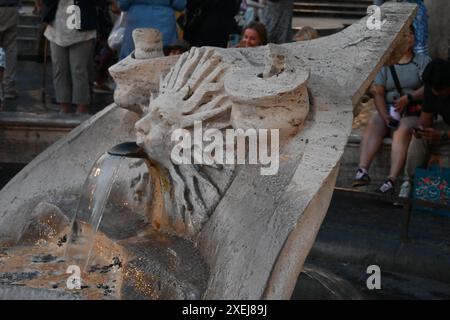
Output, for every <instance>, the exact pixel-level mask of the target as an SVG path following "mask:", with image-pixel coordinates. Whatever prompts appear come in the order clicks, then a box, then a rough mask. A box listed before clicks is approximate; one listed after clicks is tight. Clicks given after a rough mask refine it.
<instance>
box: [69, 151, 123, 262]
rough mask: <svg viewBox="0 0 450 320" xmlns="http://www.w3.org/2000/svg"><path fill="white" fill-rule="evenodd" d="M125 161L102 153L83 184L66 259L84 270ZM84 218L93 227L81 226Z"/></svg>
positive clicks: (72, 224)
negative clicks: (121, 166) (113, 187)
mask: <svg viewBox="0 0 450 320" xmlns="http://www.w3.org/2000/svg"><path fill="white" fill-rule="evenodd" d="M122 160H123V157H120V156H112V155H109V154H104V155H102V156H101V157H100V158H99V159H98V160H97V162H96V163H95V164H94V166H93V167H92V169H91V172H90V173H89V176H88V177H87V179H86V182H85V183H84V186H83V190H82V192H83V193H82V195H81V198H80V201H79V204H78V208H77V211H76V213H75V216H74V218H73V220H72V223H71V226H72V227H71V233H70V235H69V237H68V243H67V247H66V251H65V254H64V256H65V259H66V260H67V261H72V262H73V264H74V265H77V266H80V268H82V269H83V270H84V271H86V268H87V267H88V265H89V261H90V258H91V254H92V248H93V246H94V242H95V237H96V235H97V231H98V228H99V226H100V224H101V221H102V217H103V213H104V211H105V206H106V204H107V202H108V198H109V195H110V192H111V188H112V186H113V185H114V182H115V180H116V178H117V174H118V171H119V168H120V165H121V163H122ZM82 220H84V221H87V222H88V224H89V225H90V228H82V224H81V221H82Z"/></svg>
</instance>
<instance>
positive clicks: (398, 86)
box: [389, 66, 405, 96]
mask: <svg viewBox="0 0 450 320" xmlns="http://www.w3.org/2000/svg"><path fill="white" fill-rule="evenodd" d="M389 69H390V70H391V75H392V79H394V83H395V87H396V88H397V91H398V93H399V94H400V96H404V95H405V93H404V92H403V89H402V86H401V85H400V80H399V79H398V75H397V71H395V66H389Z"/></svg>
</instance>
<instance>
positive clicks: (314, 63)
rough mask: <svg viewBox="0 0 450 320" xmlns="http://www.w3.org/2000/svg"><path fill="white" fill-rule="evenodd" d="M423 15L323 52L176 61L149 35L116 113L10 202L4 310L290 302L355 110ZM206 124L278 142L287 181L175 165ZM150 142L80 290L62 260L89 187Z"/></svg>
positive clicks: (338, 40) (42, 168) (135, 160)
mask: <svg viewBox="0 0 450 320" xmlns="http://www.w3.org/2000/svg"><path fill="white" fill-rule="evenodd" d="M414 13H415V6H414V5H406V4H396V3H387V4H385V5H384V6H383V7H382V14H383V17H382V18H383V19H386V21H387V22H386V23H385V24H384V25H383V26H382V27H381V29H380V30H370V29H369V28H368V27H367V20H368V18H365V19H362V20H361V21H359V22H357V23H355V24H353V25H352V26H350V27H348V28H347V29H345V30H344V31H342V32H340V33H338V34H335V35H332V36H329V37H325V38H320V39H316V40H313V41H307V42H299V43H291V44H285V45H272V44H269V45H267V46H265V47H260V48H253V49H219V48H210V47H203V48H193V49H191V50H190V51H189V52H187V53H185V54H183V55H182V56H180V57H173V56H171V57H162V56H161V51H160V49H158V48H160V45H161V44H160V43H161V39H160V37H159V35H158V33H157V32H155V31H152V30H151V31H148V30H138V31H137V32H136V33H135V41H136V51H135V52H134V53H133V54H131V55H130V56H129V57H127V58H126V59H124V60H123V61H121V62H119V63H118V64H117V65H115V66H113V67H112V68H111V73H112V75H113V77H114V78H115V80H116V82H117V86H118V88H117V90H116V93H115V104H113V105H111V106H109V107H107V108H106V109H104V110H103V111H102V112H100V113H99V114H97V115H95V116H94V117H92V118H91V119H90V120H88V121H86V122H85V123H83V124H82V125H81V126H79V127H78V128H76V129H75V130H74V131H72V132H71V133H70V134H69V135H67V136H66V137H65V138H64V139H62V140H60V141H58V142H57V143H55V144H54V145H53V146H51V147H50V148H49V149H47V150H46V151H45V152H44V153H42V154H41V155H39V156H38V157H37V158H36V159H34V160H33V161H32V162H31V163H30V164H29V165H28V166H27V167H26V168H25V169H24V170H23V171H21V172H20V173H19V174H18V175H17V176H16V177H15V178H14V179H13V180H11V181H10V183H9V184H8V185H7V186H6V187H5V188H4V189H3V190H2V191H1V193H0V208H1V209H0V210H1V211H0V246H1V247H2V248H3V249H1V250H0V298H13V299H14V298H22V299H34V298H43V299H99V298H111V299H289V298H290V296H291V294H292V291H293V289H294V287H295V284H296V280H297V277H298V275H299V273H300V271H301V270H302V266H303V262H304V261H305V259H306V257H307V255H308V253H309V251H310V249H311V247H312V245H313V243H314V240H315V237H316V235H317V232H318V230H319V228H320V225H321V223H322V221H323V219H324V216H325V214H326V212H327V209H328V206H329V203H330V200H331V196H332V193H333V188H334V185H335V182H336V178H337V174H338V170H339V162H340V159H341V157H342V154H343V152H344V147H345V145H346V143H347V139H348V137H349V134H350V132H351V128H352V120H353V106H354V105H356V102H357V101H358V100H359V98H360V97H361V96H362V95H363V94H364V93H365V91H366V90H367V88H368V87H369V85H370V84H371V82H372V80H373V79H374V77H375V75H376V74H377V72H378V71H379V69H380V68H381V67H382V66H383V65H384V64H385V63H386V62H387V61H388V60H390V59H392V57H396V56H397V55H398V53H401V50H402V47H403V44H404V41H403V39H404V38H403V37H404V36H405V34H406V31H407V30H408V27H409V25H410V24H411V22H412V19H413V18H414ZM198 123H202V125H203V128H204V129H205V130H207V129H215V130H216V131H214V132H225V130H227V129H230V128H233V129H242V130H247V129H256V130H265V129H268V130H274V129H276V130H277V132H278V133H279V135H278V137H279V158H278V159H279V161H278V166H277V171H276V172H275V174H271V175H264V174H261V172H262V169H264V165H261V164H259V165H242V164H237V165H234V164H230V163H226V164H223V165H222V164H220V165H218V164H216V163H212V164H209V165H206V164H177V163H174V161H173V158H172V157H171V154H172V151H173V149H174V147H175V145H176V142H174V141H172V139H171V135H172V133H173V132H174V130H177V129H181V130H184V131H183V132H187V133H192V131H193V130H194V129H195V126H196V125H197V124H198ZM272 138H273V137H272ZM136 140H137V143H138V145H139V146H140V147H141V148H142V150H143V151H145V154H146V156H145V157H141V158H139V157H131V158H124V160H123V163H122V165H121V167H120V170H118V172H117V179H116V180H115V182H114V185H113V186H112V189H111V192H110V196H109V198H110V201H109V204H108V206H107V207H106V208H105V210H106V211H105V214H104V216H103V220H102V222H101V224H100V228H99V233H98V234H97V236H96V238H95V243H94V244H93V249H92V250H93V253H94V259H93V261H92V264H91V265H90V267H89V268H88V270H84V271H83V272H82V274H80V277H81V286H78V287H77V288H75V289H74V288H72V289H70V288H67V287H65V284H68V282H67V281H66V279H67V278H68V277H69V276H72V272H69V273H67V270H68V267H70V265H68V261H67V260H66V259H65V258H64V257H63V254H62V252H63V250H64V247H65V246H67V245H69V244H68V243H67V236H68V234H70V232H71V226H70V220H71V219H72V217H74V216H75V214H76V208H77V203H78V201H79V198H80V196H81V194H82V193H83V192H84V191H85V190H83V183H84V181H85V180H86V178H87V177H88V175H89V174H90V172H91V168H92V167H93V166H94V164H95V163H96V160H97V159H98V158H99V157H100V156H101V155H103V154H105V153H106V152H107V151H108V150H110V149H111V148H113V147H114V146H116V145H118V144H120V143H123V142H128V141H136ZM233 141H234V140H233ZM271 143H272V144H273V143H274V139H272V140H271ZM198 147H199V146H198V145H197V146H195V145H194V146H193V149H194V151H195V148H198ZM118 208H120V209H118ZM77 218H78V219H80V220H79V222H80V223H83V221H87V220H88V219H87V218H88V217H86V216H83V213H82V212H81V213H78V216H77ZM83 228H85V229H89V228H92V226H89V225H87V224H84V225H83ZM69 287H70V286H69Z"/></svg>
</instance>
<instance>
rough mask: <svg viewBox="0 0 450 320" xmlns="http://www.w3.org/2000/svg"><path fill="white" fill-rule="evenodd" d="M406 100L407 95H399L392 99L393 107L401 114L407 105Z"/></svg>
mask: <svg viewBox="0 0 450 320" xmlns="http://www.w3.org/2000/svg"><path fill="white" fill-rule="evenodd" d="M408 102H409V101H408V96H401V97H399V98H397V99H395V100H394V107H395V109H397V111H398V113H400V114H401V113H402V112H403V109H405V107H406V106H407V105H408Z"/></svg>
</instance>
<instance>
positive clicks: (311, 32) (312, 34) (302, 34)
mask: <svg viewBox="0 0 450 320" xmlns="http://www.w3.org/2000/svg"><path fill="white" fill-rule="evenodd" d="M318 37H319V33H318V32H317V30H316V29H314V28H311V27H308V26H306V27H303V28H301V29H300V30H298V31H297V32H296V33H295V35H294V41H306V40H313V39H316V38H318Z"/></svg>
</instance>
